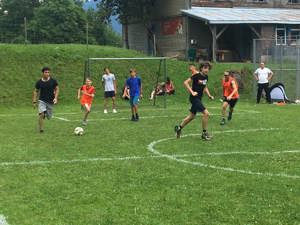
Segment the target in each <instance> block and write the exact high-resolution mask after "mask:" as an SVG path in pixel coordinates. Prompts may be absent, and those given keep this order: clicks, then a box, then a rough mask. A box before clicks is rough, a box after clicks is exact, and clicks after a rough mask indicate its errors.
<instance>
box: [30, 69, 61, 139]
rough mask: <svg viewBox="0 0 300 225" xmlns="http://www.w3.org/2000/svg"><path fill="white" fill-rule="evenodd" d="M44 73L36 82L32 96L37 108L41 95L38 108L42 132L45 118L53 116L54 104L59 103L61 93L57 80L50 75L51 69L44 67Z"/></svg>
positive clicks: (41, 131)
mask: <svg viewBox="0 0 300 225" xmlns="http://www.w3.org/2000/svg"><path fill="white" fill-rule="evenodd" d="M42 73H43V75H42V78H41V79H40V80H38V81H37V82H36V84H35V89H34V91H33V97H32V103H33V106H34V108H35V107H36V105H37V96H38V95H39V100H38V110H39V131H40V133H43V132H44V119H45V118H46V117H47V119H50V118H51V117H52V109H53V105H54V104H56V103H57V98H58V93H59V88H58V83H57V81H56V80H55V79H53V78H51V77H50V69H49V68H48V67H44V68H43V69H42Z"/></svg>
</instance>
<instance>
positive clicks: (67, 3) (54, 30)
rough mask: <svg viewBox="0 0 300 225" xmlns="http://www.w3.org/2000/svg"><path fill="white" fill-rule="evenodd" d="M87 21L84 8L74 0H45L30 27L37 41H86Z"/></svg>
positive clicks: (35, 13) (37, 10) (36, 10)
mask: <svg viewBox="0 0 300 225" xmlns="http://www.w3.org/2000/svg"><path fill="white" fill-rule="evenodd" d="M86 21H87V19H86V15H85V12H84V10H83V9H82V7H81V6H80V5H79V4H76V3H75V2H74V1H73V0H44V1H43V3H42V4H41V6H40V7H38V8H36V9H35V12H34V18H33V19H32V20H31V21H30V25H29V29H30V33H31V35H33V36H34V40H33V42H35V43H40V42H46V43H84V42H85V31H86Z"/></svg>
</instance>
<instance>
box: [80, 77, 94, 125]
mask: <svg viewBox="0 0 300 225" xmlns="http://www.w3.org/2000/svg"><path fill="white" fill-rule="evenodd" d="M80 97H81V98H80ZM94 97H95V88H94V87H93V86H92V80H91V79H90V78H86V80H85V85H83V86H82V87H81V88H79V89H78V92H77V98H78V100H79V99H80V103H81V105H82V107H83V109H84V111H85V112H84V116H83V120H82V125H84V126H86V125H87V117H88V115H89V114H90V112H91V107H92V102H93V98H94Z"/></svg>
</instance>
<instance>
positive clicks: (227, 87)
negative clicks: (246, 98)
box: [220, 71, 239, 125]
mask: <svg viewBox="0 0 300 225" xmlns="http://www.w3.org/2000/svg"><path fill="white" fill-rule="evenodd" d="M222 86H223V105H222V120H221V123H220V125H225V123H226V120H225V116H226V110H227V107H228V105H229V106H230V107H229V114H228V117H227V119H228V121H230V120H231V119H232V114H233V110H234V107H235V105H236V103H237V101H238V99H239V93H238V84H237V82H236V80H235V79H234V77H232V74H231V73H229V72H227V71H225V72H224V78H223V79H222Z"/></svg>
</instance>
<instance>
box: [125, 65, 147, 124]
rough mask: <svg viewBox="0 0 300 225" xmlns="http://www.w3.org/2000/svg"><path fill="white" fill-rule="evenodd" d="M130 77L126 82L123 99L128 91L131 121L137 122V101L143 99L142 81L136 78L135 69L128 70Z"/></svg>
mask: <svg viewBox="0 0 300 225" xmlns="http://www.w3.org/2000/svg"><path fill="white" fill-rule="evenodd" d="M129 72H130V77H129V78H128V79H127V80H126V84H125V88H124V93H123V98H125V96H126V93H127V92H128V89H129V90H130V91H129V93H130V106H131V112H132V117H131V121H138V120H139V114H138V103H139V99H140V98H142V97H143V89H142V80H141V78H140V77H138V76H137V72H136V69H130V71H129Z"/></svg>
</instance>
